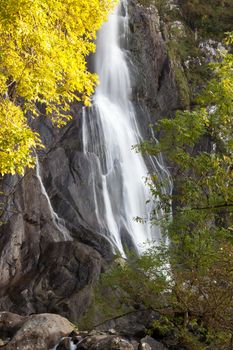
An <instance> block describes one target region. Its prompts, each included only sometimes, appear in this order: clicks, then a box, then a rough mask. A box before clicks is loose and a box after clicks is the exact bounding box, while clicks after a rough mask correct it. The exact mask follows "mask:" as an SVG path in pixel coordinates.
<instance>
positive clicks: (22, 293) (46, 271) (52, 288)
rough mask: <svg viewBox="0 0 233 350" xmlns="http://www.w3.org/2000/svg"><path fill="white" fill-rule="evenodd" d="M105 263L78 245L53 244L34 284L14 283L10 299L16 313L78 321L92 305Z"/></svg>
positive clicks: (9, 292)
mask: <svg viewBox="0 0 233 350" xmlns="http://www.w3.org/2000/svg"><path fill="white" fill-rule="evenodd" d="M102 265H103V261H102V258H101V256H100V255H99V253H98V252H97V251H96V250H94V249H93V248H91V247H89V246H87V245H84V244H82V243H78V242H53V243H49V244H48V245H47V248H46V249H45V251H44V252H43V253H42V254H41V257H40V260H39V261H38V265H37V267H36V269H35V270H34V273H31V276H30V278H31V280H29V281H27V280H26V279H24V283H22V280H21V279H20V280H19V281H16V282H15V283H12V285H11V288H9V289H8V290H7V294H8V295H7V297H8V298H10V300H11V302H12V301H13V302H14V304H13V305H12V306H11V308H10V309H11V310H12V311H17V310H20V312H24V311H25V310H27V306H28V305H30V310H32V312H38V313H42V312H47V311H49V312H53V313H60V314H62V315H64V316H66V317H69V319H71V320H72V321H77V319H78V318H79V316H80V315H81V314H82V313H83V312H84V310H85V309H86V307H87V306H88V304H89V302H90V292H91V286H92V284H93V283H95V282H96V281H97V280H98V278H99V275H100V272H101V269H102Z"/></svg>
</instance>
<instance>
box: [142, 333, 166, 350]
mask: <svg viewBox="0 0 233 350" xmlns="http://www.w3.org/2000/svg"><path fill="white" fill-rule="evenodd" d="M143 346H144V347H143ZM144 349H145V350H147V349H148V350H150V349H151V350H167V348H166V347H165V346H164V345H163V344H162V343H160V342H158V341H157V340H155V339H153V338H152V337H149V336H148V335H147V336H146V337H144V338H143V339H141V340H140V346H139V348H138V350H144Z"/></svg>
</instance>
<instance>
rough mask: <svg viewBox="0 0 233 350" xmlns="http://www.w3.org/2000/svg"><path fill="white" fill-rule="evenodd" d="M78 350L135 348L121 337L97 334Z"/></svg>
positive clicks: (127, 349) (85, 341)
mask: <svg viewBox="0 0 233 350" xmlns="http://www.w3.org/2000/svg"><path fill="white" fill-rule="evenodd" d="M77 350H134V347H133V345H132V344H131V343H130V342H129V341H128V340H126V339H124V338H122V337H120V336H115V335H107V334H96V335H92V336H88V337H86V338H85V339H84V340H83V341H82V342H80V344H78V346H77Z"/></svg>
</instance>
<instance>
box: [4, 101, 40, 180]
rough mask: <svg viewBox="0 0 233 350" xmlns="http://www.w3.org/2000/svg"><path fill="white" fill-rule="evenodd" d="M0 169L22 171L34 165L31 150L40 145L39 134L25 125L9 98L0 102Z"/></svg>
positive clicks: (20, 111) (23, 118)
mask: <svg viewBox="0 0 233 350" xmlns="http://www.w3.org/2000/svg"><path fill="white" fill-rule="evenodd" d="M0 110H1V113H0V125H1V128H0V169H1V173H2V174H6V173H11V174H14V173H16V172H17V173H19V174H22V173H23V172H24V167H25V166H28V167H29V168H30V167H32V166H33V165H34V158H33V156H32V154H31V150H32V149H33V148H36V147H37V146H41V144H40V140H39V135H37V134H36V133H34V132H33V131H32V130H31V129H30V128H29V126H28V125H27V120H26V118H25V116H24V114H23V112H22V110H21V109H20V107H17V106H15V105H14V104H13V103H12V102H11V101H9V100H5V101H4V100H3V101H1V102H0Z"/></svg>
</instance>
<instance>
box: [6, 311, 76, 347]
mask: <svg viewBox="0 0 233 350" xmlns="http://www.w3.org/2000/svg"><path fill="white" fill-rule="evenodd" d="M3 314H4V315H3V316H4V319H5V321H4V325H3V327H8V328H10V327H11V325H12V324H11V321H10V320H11V319H14V317H15V318H16V321H14V322H15V323H14V325H15V327H16V328H18V327H20V328H19V329H18V330H16V332H15V334H12V336H13V337H12V339H11V340H10V341H9V342H8V343H7V345H5V346H4V350H15V349H17V350H41V349H50V348H51V347H53V346H54V345H55V344H56V343H57V342H58V340H59V338H61V337H62V336H64V335H67V334H69V333H70V332H71V331H72V330H73V325H72V324H71V323H70V322H69V321H68V320H67V319H65V318H63V317H61V316H59V315H54V314H40V315H32V316H28V317H20V318H18V316H17V315H12V314H9V317H6V316H8V315H6V313H3ZM1 315H2V314H1ZM0 317H1V316H0ZM1 327H2V324H0V331H1Z"/></svg>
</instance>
